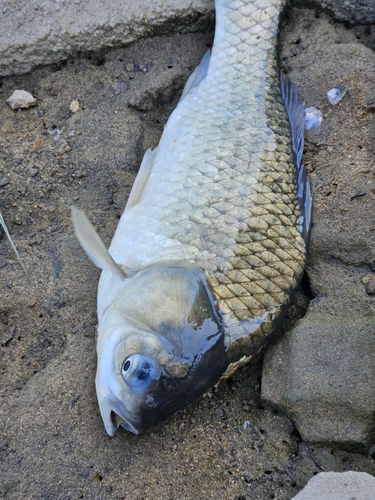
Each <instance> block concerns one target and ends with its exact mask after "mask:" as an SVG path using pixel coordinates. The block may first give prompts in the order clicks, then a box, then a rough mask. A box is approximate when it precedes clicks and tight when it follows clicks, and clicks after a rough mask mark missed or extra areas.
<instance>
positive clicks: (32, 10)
mask: <svg viewBox="0 0 375 500" xmlns="http://www.w3.org/2000/svg"><path fill="white" fill-rule="evenodd" d="M316 3H317V5H318V6H319V5H321V6H322V7H328V8H329V10H331V11H332V12H333V13H334V15H335V16H336V17H337V18H338V19H340V20H345V21H350V22H354V21H355V22H362V23H370V22H373V21H374V20H375V5H374V4H373V1H372V0H348V1H347V2H344V3H342V2H341V1H340V0H316ZM213 13H214V3H213V0H192V1H189V0H167V1H165V2H155V1H153V0H141V1H133V0H124V1H122V2H118V1H110V0H93V1H91V0H82V1H76V2H67V1H61V2H55V1H54V0H46V1H44V2H38V0H19V1H18V2H13V1H12V0H5V1H4V2H2V6H1V16H0V76H5V75H10V74H14V73H24V72H28V71H30V70H31V69H32V68H34V67H35V66H38V65H41V64H51V63H56V62H59V61H62V60H65V59H67V58H68V57H70V56H72V55H76V54H77V53H79V52H82V51H83V52H86V51H91V52H97V51H99V50H102V49H107V48H110V47H115V46H120V45H124V44H128V43H130V42H133V41H134V40H137V39H138V38H140V37H144V36H148V35H152V34H158V33H171V32H173V31H177V30H178V31H179V32H186V31H191V30H194V29H197V27H198V26H202V24H203V23H205V22H207V19H208V18H211V19H212V16H213Z"/></svg>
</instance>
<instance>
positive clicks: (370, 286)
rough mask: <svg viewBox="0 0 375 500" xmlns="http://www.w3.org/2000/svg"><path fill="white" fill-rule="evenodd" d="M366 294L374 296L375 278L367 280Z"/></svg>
mask: <svg viewBox="0 0 375 500" xmlns="http://www.w3.org/2000/svg"><path fill="white" fill-rule="evenodd" d="M366 292H367V293H368V294H369V295H375V278H371V279H369V280H368V282H367V284H366Z"/></svg>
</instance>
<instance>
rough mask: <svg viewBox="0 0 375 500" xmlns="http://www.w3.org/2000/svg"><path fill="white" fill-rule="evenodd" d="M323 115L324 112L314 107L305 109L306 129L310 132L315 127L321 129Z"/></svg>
mask: <svg viewBox="0 0 375 500" xmlns="http://www.w3.org/2000/svg"><path fill="white" fill-rule="evenodd" d="M322 120H323V115H322V112H321V111H320V110H319V109H317V108H314V107H311V108H306V109H305V129H306V130H310V129H311V128H314V127H319V125H320V124H321V123H322Z"/></svg>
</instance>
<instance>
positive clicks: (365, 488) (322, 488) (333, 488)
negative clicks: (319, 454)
mask: <svg viewBox="0 0 375 500" xmlns="http://www.w3.org/2000/svg"><path fill="white" fill-rule="evenodd" d="M374 492H375V478H374V477H373V476H370V474H366V472H353V471H349V472H321V473H320V474H317V475H316V476H314V477H312V478H311V479H310V481H309V482H308V483H307V485H306V486H305V487H304V488H303V490H302V491H300V492H299V493H298V495H296V496H295V497H293V499H292V500H316V499H319V500H337V499H340V500H354V499H355V500H372V499H373V498H374Z"/></svg>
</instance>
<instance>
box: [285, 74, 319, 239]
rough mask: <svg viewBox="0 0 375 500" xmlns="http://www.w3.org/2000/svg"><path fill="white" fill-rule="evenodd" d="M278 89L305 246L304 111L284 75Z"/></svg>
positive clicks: (309, 206) (309, 204)
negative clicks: (294, 166) (293, 165)
mask: <svg viewBox="0 0 375 500" xmlns="http://www.w3.org/2000/svg"><path fill="white" fill-rule="evenodd" d="M280 88H281V95H282V97H283V99H284V103H285V107H286V110H287V112H288V116H289V122H290V126H291V129H292V145H293V151H294V153H295V155H296V164H297V183H298V198H299V201H300V204H301V208H302V212H303V221H302V223H301V234H302V236H303V238H304V240H305V242H306V245H307V243H308V241H309V236H310V228H311V209H312V198H311V191H310V182H309V179H308V177H307V175H306V172H305V166H304V164H303V163H302V155H303V147H304V120H305V110H304V107H303V104H302V97H301V94H300V93H299V90H298V87H297V85H296V84H295V83H293V82H292V81H291V80H290V79H289V78H288V77H287V76H286V75H285V74H284V73H280Z"/></svg>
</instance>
